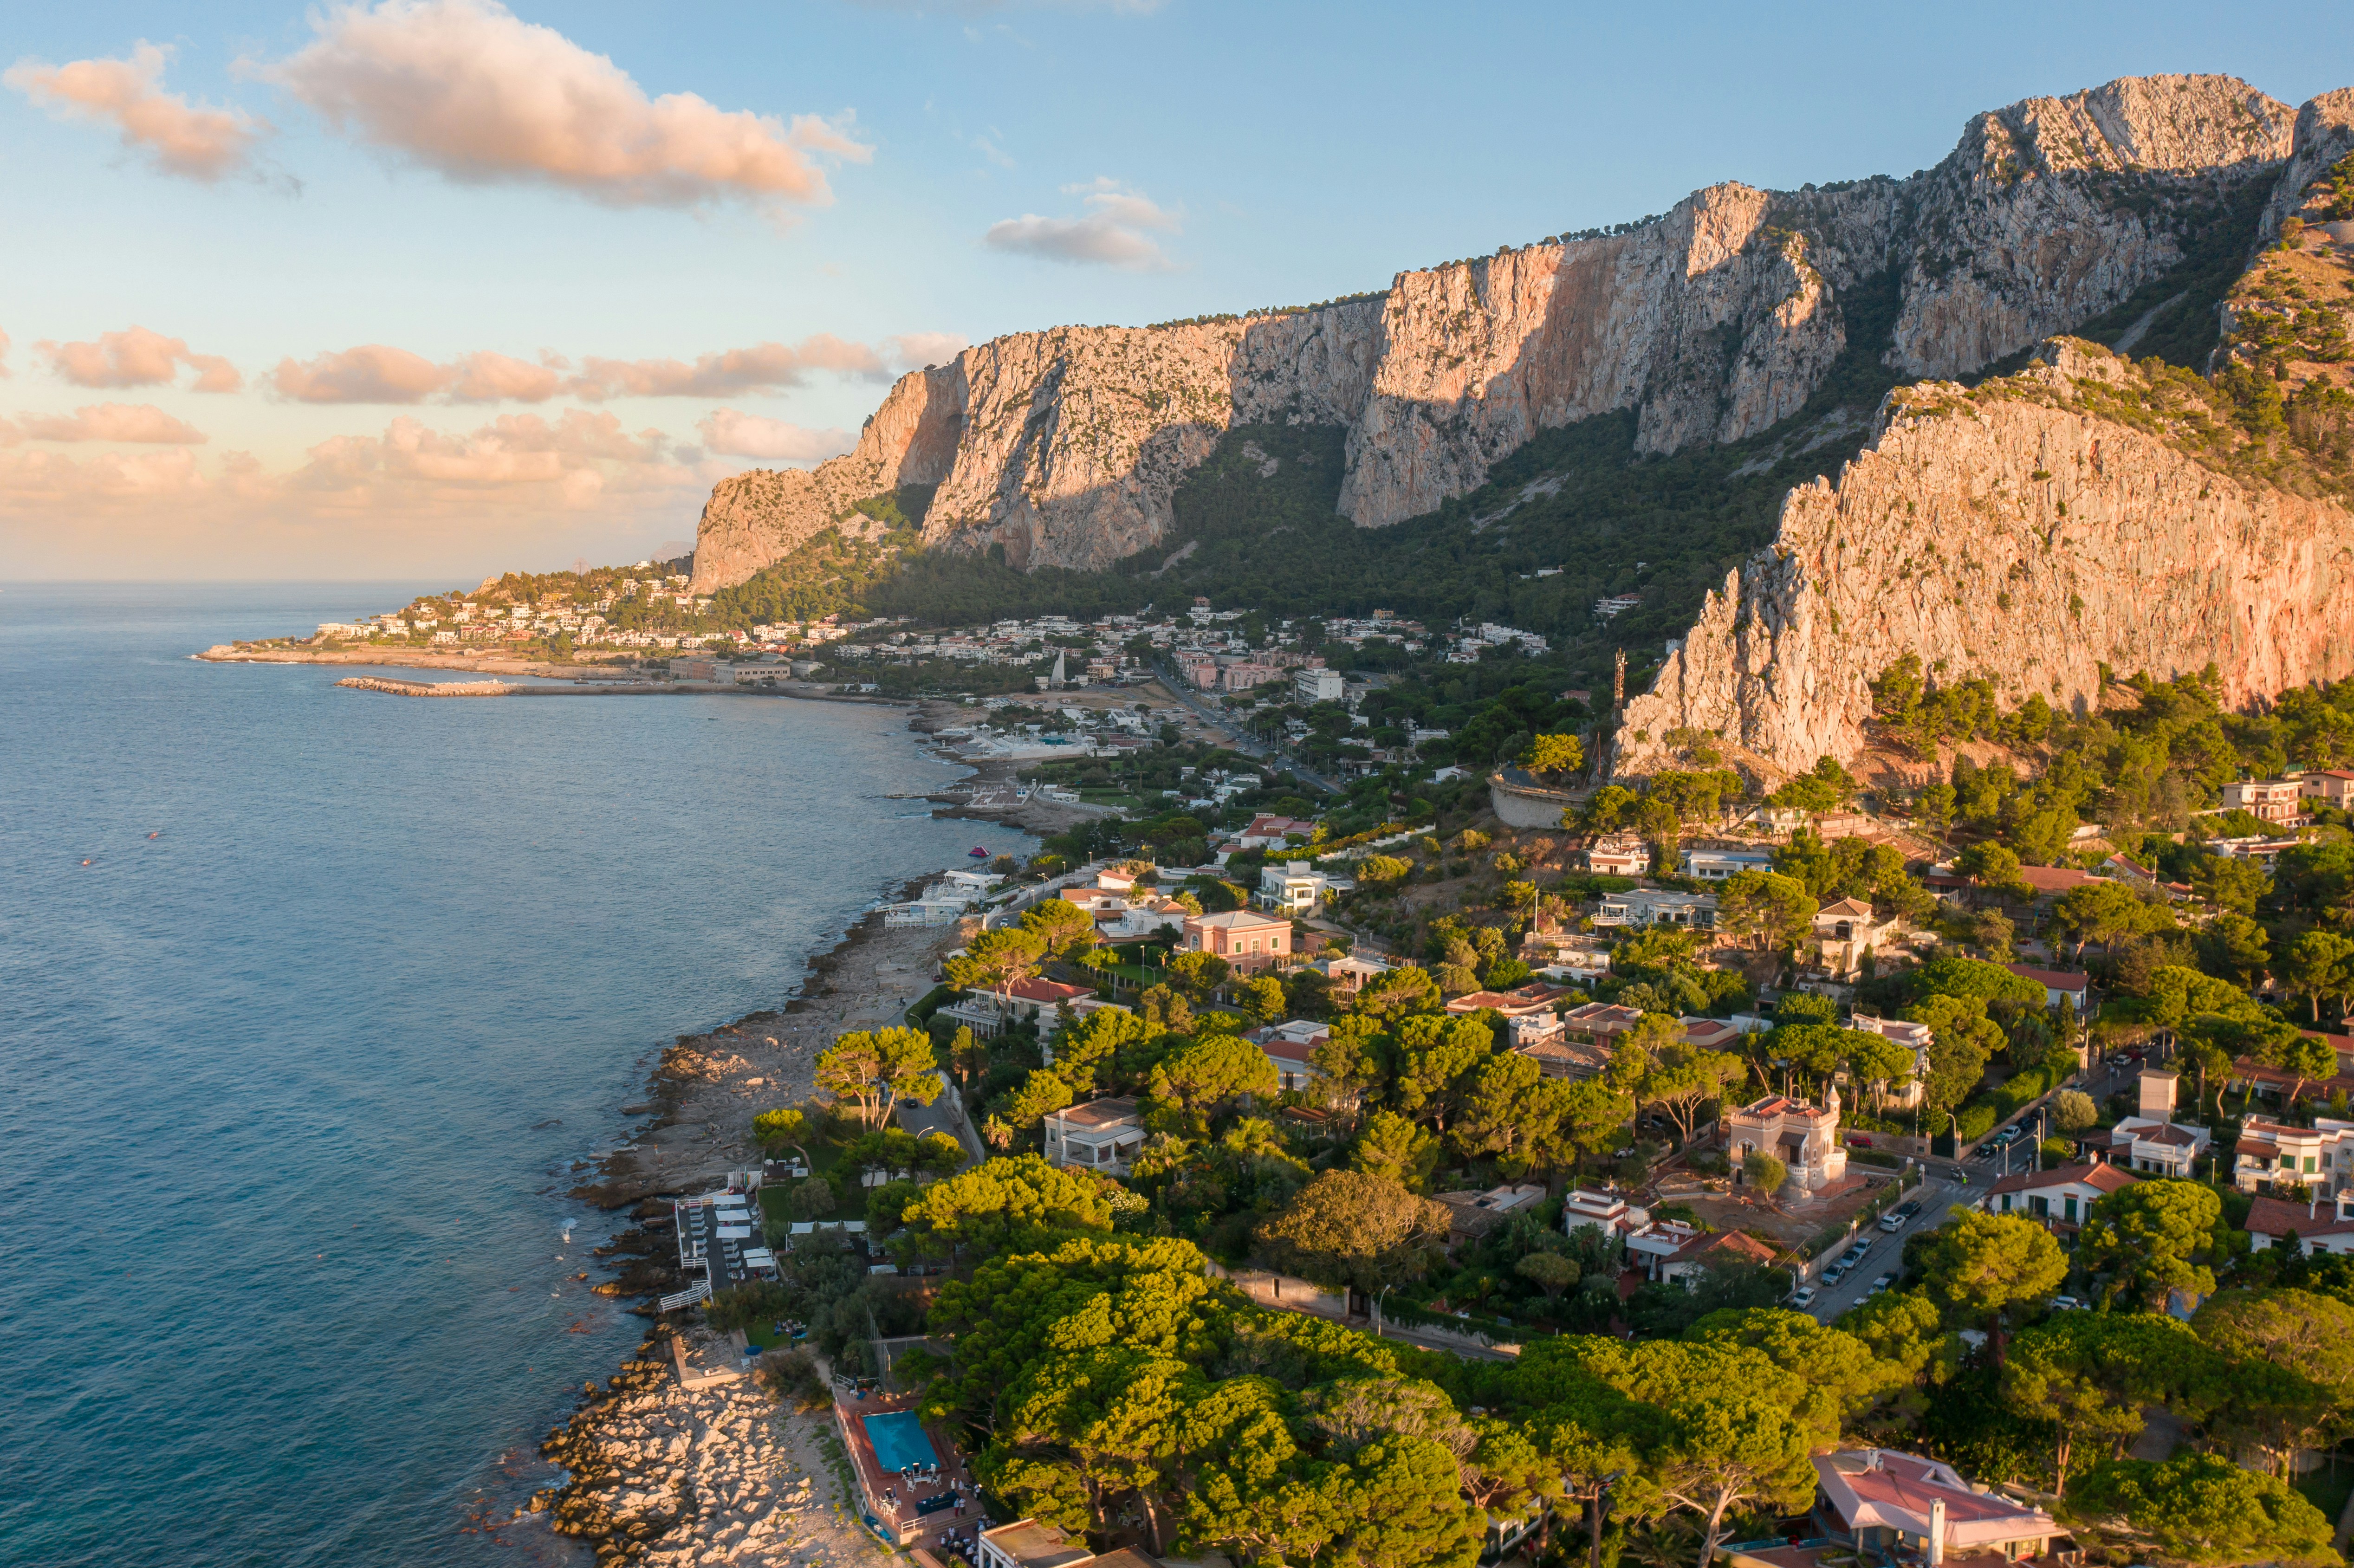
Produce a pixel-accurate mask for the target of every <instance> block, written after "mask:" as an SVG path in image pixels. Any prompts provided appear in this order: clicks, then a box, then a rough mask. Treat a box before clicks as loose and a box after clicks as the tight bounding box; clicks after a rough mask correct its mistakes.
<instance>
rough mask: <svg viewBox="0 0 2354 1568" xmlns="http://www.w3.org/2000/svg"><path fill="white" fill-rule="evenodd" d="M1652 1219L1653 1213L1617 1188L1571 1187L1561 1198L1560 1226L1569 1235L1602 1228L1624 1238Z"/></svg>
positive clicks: (1605, 1231) (1608, 1234)
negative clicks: (1620, 1195)
mask: <svg viewBox="0 0 2354 1568" xmlns="http://www.w3.org/2000/svg"><path fill="white" fill-rule="evenodd" d="M1650 1223H1651V1216H1650V1214H1649V1213H1648V1212H1646V1211H1645V1210H1642V1209H1638V1208H1636V1207H1635V1206H1634V1205H1633V1204H1631V1203H1629V1202H1627V1200H1626V1199H1624V1198H1621V1197H1619V1196H1618V1195H1617V1193H1615V1192H1587V1191H1586V1190H1585V1188H1583V1187H1575V1188H1572V1189H1571V1190H1570V1191H1569V1192H1567V1193H1565V1194H1564V1196H1563V1198H1562V1200H1561V1228H1562V1230H1563V1231H1564V1233H1565V1234H1569V1235H1575V1234H1577V1233H1578V1232H1579V1231H1581V1230H1586V1229H1592V1230H1597V1231H1600V1232H1602V1233H1603V1234H1605V1235H1606V1236H1608V1237H1610V1238H1611V1239H1612V1240H1613V1241H1618V1242H1623V1241H1625V1240H1626V1239H1627V1238H1628V1236H1630V1235H1632V1234H1635V1233H1636V1232H1637V1231H1639V1230H1641V1229H1642V1228H1643V1227H1644V1226H1646V1225H1648V1224H1650Z"/></svg>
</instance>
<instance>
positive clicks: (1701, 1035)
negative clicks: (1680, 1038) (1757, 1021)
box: [1676, 1017, 1741, 1051]
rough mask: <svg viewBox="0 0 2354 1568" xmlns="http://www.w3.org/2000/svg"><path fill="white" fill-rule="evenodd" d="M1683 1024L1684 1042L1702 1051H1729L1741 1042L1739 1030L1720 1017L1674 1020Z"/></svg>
mask: <svg viewBox="0 0 2354 1568" xmlns="http://www.w3.org/2000/svg"><path fill="white" fill-rule="evenodd" d="M1676 1022H1678V1023H1681V1024H1682V1025H1683V1029H1684V1044H1687V1045H1691V1046H1696V1047H1698V1048H1699V1049H1701V1050H1702V1051H1730V1050H1732V1049H1733V1048H1734V1046H1736V1045H1738V1044H1741V1031H1740V1030H1739V1029H1737V1028H1735V1027H1734V1025H1733V1024H1730V1023H1728V1022H1725V1021H1724V1020H1723V1019H1722V1018H1691V1017H1684V1018H1679V1019H1677V1020H1676Z"/></svg>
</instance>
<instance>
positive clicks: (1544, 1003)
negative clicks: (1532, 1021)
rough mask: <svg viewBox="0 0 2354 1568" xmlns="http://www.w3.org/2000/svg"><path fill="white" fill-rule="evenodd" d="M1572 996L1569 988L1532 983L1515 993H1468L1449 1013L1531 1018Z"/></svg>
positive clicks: (1460, 997) (1460, 998) (1453, 1003)
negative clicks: (1487, 1011) (1485, 1012)
mask: <svg viewBox="0 0 2354 1568" xmlns="http://www.w3.org/2000/svg"><path fill="white" fill-rule="evenodd" d="M1568 994H1569V989H1568V988H1567V987H1566V986H1557V985H1545V984H1543V983H1541V982H1539V981H1535V980H1532V981H1530V982H1529V983H1528V984H1527V985H1522V986H1514V987H1513V988H1512V989H1511V991H1466V992H1464V993H1463V994H1462V995H1461V996H1458V997H1456V998H1455V999H1454V1000H1452V1001H1449V1002H1448V1003H1447V1012H1458V1013H1459V1012H1480V1011H1481V1010H1483V1009H1488V1008H1493V1009H1494V1010H1495V1011H1496V1012H1500V1013H1502V1014H1503V1015H1504V1016H1505V1017H1506V1018H1527V1017H1530V1016H1531V1015H1532V1014H1535V1013H1540V1012H1551V1011H1552V1009H1553V1003H1554V1002H1556V1001H1560V1000H1561V999H1562V998H1564V997H1565V996H1567V995H1568Z"/></svg>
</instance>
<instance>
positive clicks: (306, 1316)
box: [0, 583, 1028, 1568]
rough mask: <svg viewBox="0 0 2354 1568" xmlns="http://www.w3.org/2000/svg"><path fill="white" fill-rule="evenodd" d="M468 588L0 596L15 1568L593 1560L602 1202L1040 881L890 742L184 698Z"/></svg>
mask: <svg viewBox="0 0 2354 1568" xmlns="http://www.w3.org/2000/svg"><path fill="white" fill-rule="evenodd" d="M445 586H446V585H443V584H418V583H384V584H351V583H337V584H284V583H274V584H267V585H205V586H197V587H164V586H132V587H125V586H88V585H38V584H28V585H0V888H5V896H0V1241H5V1245H0V1387H5V1394H0V1563H8V1564H17V1563H25V1564H40V1565H42V1568H69V1565H72V1564H81V1563H92V1564H98V1563H103V1564H120V1563H133V1562H135V1563H150V1564H157V1565H167V1568H178V1565H182V1564H188V1565H198V1564H202V1565H211V1564H270V1565H273V1568H290V1565H302V1564H328V1563H333V1564H336V1565H338V1568H354V1565H359V1564H399V1565H412V1564H429V1563H455V1564H471V1563H493V1562H495V1563H518V1562H529V1563H562V1562H569V1561H576V1560H578V1559H579V1558H580V1557H582V1556H585V1554H580V1553H577V1552H575V1549H573V1548H571V1547H570V1546H569V1545H568V1544H567V1543H561V1542H557V1541H555V1540H554V1539H553V1538H551V1537H549V1536H548V1535H547V1533H546V1531H545V1530H544V1529H543V1528H542V1527H541V1526H540V1525H539V1523H538V1522H537V1520H535V1519H532V1520H525V1521H524V1522H522V1523H519V1524H514V1523H509V1522H507V1520H508V1519H509V1516H510V1515H511V1514H512V1512H513V1510H514V1508H515V1507H516V1506H517V1505H518V1504H520V1503H522V1502H524V1501H525V1499H527V1498H528V1496H529V1494H530V1492H531V1490H532V1489H534V1488H535V1487H538V1486H544V1485H547V1484H549V1483H550V1480H551V1477H550V1473H549V1471H548V1469H547V1467H546V1465H545V1463H544V1462H543V1461H541V1460H539V1459H538V1457H537V1456H536V1449H537V1445H538V1443H539V1440H540V1439H541V1437H542V1436H545V1435H546V1432H547V1431H548V1430H549V1428H551V1427H552V1426H554V1425H557V1424H559V1423H560V1422H562V1421H563V1420H564V1419H565V1418H566V1417H567V1415H568V1414H570V1412H571V1411H572V1409H573V1408H574V1407H575V1401H576V1399H577V1396H578V1393H579V1391H580V1388H581V1385H582V1384H583V1383H585V1382H588V1381H589V1380H592V1379H601V1378H604V1377H607V1376H610V1374H611V1372H613V1370H614V1368H615V1366H616V1364H617V1362H618V1361H620V1359H621V1358H622V1357H623V1356H624V1355H625V1354H626V1352H628V1351H630V1350H631V1348H632V1347H633V1346H634V1345H635V1344H636V1343H637V1342H638V1340H640V1339H641V1338H642V1334H643V1331H644V1329H645V1323H644V1320H643V1319H639V1318H635V1317H632V1316H631V1315H629V1314H628V1313H627V1312H626V1311H625V1310H623V1306H624V1304H621V1303H616V1302H613V1301H610V1300H609V1299H607V1298H603V1297H599V1296H597V1295H595V1294H593V1293H592V1292H591V1290H590V1288H589V1287H590V1286H591V1285H593V1284H594V1283H596V1281H597V1280H598V1279H599V1278H601V1277H603V1276H602V1274H601V1273H600V1272H599V1270H598V1268H597V1267H596V1266H595V1263H594V1261H593V1260H592V1259H591V1257H590V1255H589V1250H590V1248H591V1247H592V1246H593V1245H597V1244H598V1243H599V1242H600V1241H602V1240H603V1239H605V1238H606V1237H607V1236H609V1235H610V1232H611V1230H612V1229H613V1228H614V1227H615V1225H616V1224H617V1221H616V1219H615V1218H614V1217H612V1216H607V1215H604V1214H601V1213H598V1212H597V1211H595V1210H593V1209H590V1208H588V1207H586V1206H585V1205H583V1204H581V1203H579V1202H576V1201H575V1200H573V1199H571V1198H569V1197H568V1196H567V1192H569V1191H570V1189H571V1188H572V1187H573V1185H574V1184H575V1182H576V1181H578V1179H579V1178H578V1170H579V1162H580V1161H583V1160H588V1159H589V1158H591V1157H592V1156H594V1155H596V1154H598V1153H599V1152H600V1151H603V1150H608V1149H610V1148H612V1147H614V1146H615V1145H616V1144H617V1143H618V1142H620V1141H621V1140H622V1139H624V1138H625V1137H626V1135H627V1128H628V1125H629V1124H628V1122H627V1120H626V1118H623V1117H621V1116H620V1107H622V1106H623V1105H625V1104H628V1103H631V1102H633V1101H636V1100H639V1099H641V1098H642V1091H643V1088H644V1085H645V1081H646V1075H647V1073H648V1071H649V1069H650V1068H651V1067H652V1065H653V1063H654V1060H655V1057H656V1056H657V1054H659V1052H660V1050H661V1049H662V1047H663V1046H664V1045H666V1044H669V1043H670V1042H671V1041H672V1040H673V1038H674V1037H676V1036H677V1035H679V1034H681V1033H690V1032H695V1031H699V1030H702V1029H704V1028H706V1027H708V1026H710V1025H712V1024H715V1023H717V1022H723V1021H725V1020H727V1019H731V1018H734V1017H737V1016H740V1015H741V1014H743V1013H745V1012H749V1011H753V1010H756V1009H758V1008H762V1007H768V1006H773V1005H776V1004H778V1003H779V1002H781V1001H785V1000H786V999H787V998H788V997H790V995H791V994H792V992H793V991H794V989H795V987H796V986H797V984H799V982H800V981H801V979H802V975H803V972H804V971H803V965H804V963H805V961H806V960H807V959H808V958H809V957H810V955H811V953H812V952H813V951H818V950H822V949H823V948H827V947H829V946H830V945H832V942H834V941H835V940H837V939H838V938H840V936H841V935H842V934H843V931H844V930H845V929H846V928H847V927H848V926H849V925H851V924H852V923H853V922H854V921H855V920H856V919H857V917H858V916H860V915H861V914H862V913H863V912H864V910H865V909H867V908H869V907H871V906H873V905H874V904H875V902H876V901H878V900H879V899H882V898H885V897H887V896H890V895H892V894H893V893H894V892H895V891H896V887H897V886H899V885H902V884H904V883H905V882H906V881H907V879H909V878H911V877H914V876H917V875H919V874H923V873H925V872H928V871H931V870H936V869H938V868H939V867H941V866H945V865H949V864H952V863H956V864H960V863H965V859H964V857H965V855H966V852H967V851H968V850H970V848H972V847H974V846H976V845H979V846H981V847H984V848H986V849H988V850H990V851H991V853H999V852H1003V851H1019V850H1022V849H1023V848H1025V847H1028V841H1026V840H1024V839H1023V838H1021V837H1020V836H1019V835H1017V834H1015V833H1014V832H1012V831H1011V830H1008V829H1004V828H999V827H995V826H992V825H990V824H986V823H973V822H969V821H938V820H936V819H934V818H933V817H932V816H931V815H930V813H929V811H928V809H927V807H926V805H925V804H924V802H923V801H921V800H907V799H900V798H896V797H903V796H906V795H908V794H911V793H920V792H922V791H925V790H928V789H938V787H940V786H941V785H943V784H946V783H948V782H950V781H952V780H953V779H955V778H957V777H959V776H960V770H958V769H956V768H952V767H950V766H949V765H947V764H944V763H942V762H940V761H938V760H936V759H934V758H931V757H929V756H928V754H927V753H926V752H925V751H924V750H923V749H922V748H921V747H919V746H918V745H917V740H916V737H914V736H911V735H910V733H909V732H908V730H907V715H906V713H905V712H904V711H903V710H899V709H894V708H888V707H879V706H862V705H847V704H839V703H825V702H813V701H801V700H792V699H782V698H779V699H757V698H750V697H740V696H720V695H711V696H665V697H627V698H602V697H598V698H591V697H560V698H504V699H497V700H463V699H444V700H435V701H425V700H418V699H413V698H404V697H397V696H389V695H384V694H374V693H366V692H359V691H354V690H350V689H345V688H338V687H337V686H336V685H335V681H336V680H337V679H338V678H339V677H341V676H344V675H346V674H351V673H366V672H357V671H354V670H352V669H350V668H348V667H330V666H320V665H299V664H298V665H240V664H213V663H204V662H196V661H194V660H192V659H191V658H190V657H189V655H190V654H192V653H194V652H197V651H199V650H202V649H204V648H206V647H207V646H209V645H211V644H213V643H217V642H222V641H229V640H231V639H234V638H239V637H246V638H250V637H255V636H266V635H282V634H286V633H290V632H293V633H307V632H308V630H310V629H311V627H312V626H313V625H314V624H315V623H317V622H319V621H322V620H345V619H349V618H351V617H352V616H354V615H355V614H356V613H359V612H364V611H370V610H376V609H384V608H386V607H388V606H394V605H398V604H402V603H406V602H408V599H411V598H412V597H413V596H415V595H416V594H417V593H419V591H423V590H426V589H430V588H440V587H445ZM401 673H409V674H413V672H401ZM427 678H440V679H452V680H457V679H465V678H467V677H465V676H463V675H460V674H456V673H442V674H440V675H438V676H437V675H431V674H429V675H428V677H427ZM583 1272H586V1273H587V1274H588V1278H587V1279H585V1280H584V1279H581V1278H579V1277H578V1276H579V1275H580V1274H582V1273H583Z"/></svg>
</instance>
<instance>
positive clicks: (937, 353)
mask: <svg viewBox="0 0 2354 1568" xmlns="http://www.w3.org/2000/svg"><path fill="white" fill-rule="evenodd" d="M883 346H884V347H885V349H887V350H889V351H890V357H891V363H893V364H894V365H896V366H899V367H900V368H902V369H905V370H921V369H923V368H924V367H925V366H928V365H946V364H947V363H948V362H949V360H951V359H954V358H955V357H956V356H957V355H960V354H962V353H963V352H964V351H965V350H966V349H967V348H969V347H970V346H971V345H970V344H968V343H967V342H966V341H965V340H964V338H963V337H961V336H960V335H959V334H956V333H952V332H903V333H901V334H899V335H898V336H896V337H886V338H885V339H884V340H883Z"/></svg>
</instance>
